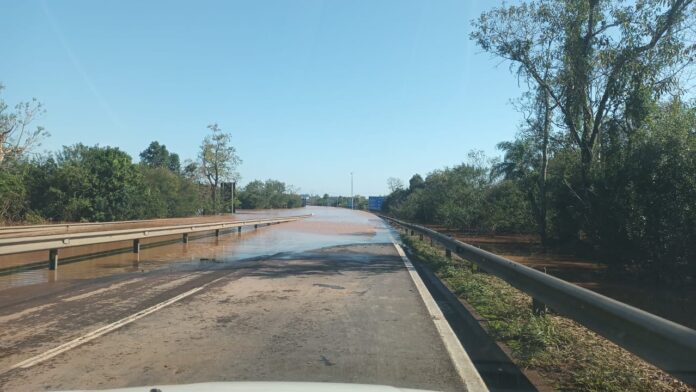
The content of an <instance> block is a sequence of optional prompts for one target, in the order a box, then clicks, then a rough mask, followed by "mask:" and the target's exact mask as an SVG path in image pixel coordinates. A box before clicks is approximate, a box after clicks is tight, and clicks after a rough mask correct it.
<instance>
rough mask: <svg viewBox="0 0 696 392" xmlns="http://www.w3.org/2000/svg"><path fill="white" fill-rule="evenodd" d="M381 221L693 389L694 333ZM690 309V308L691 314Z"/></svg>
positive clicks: (458, 243) (531, 271)
mask: <svg viewBox="0 0 696 392" xmlns="http://www.w3.org/2000/svg"><path fill="white" fill-rule="evenodd" d="M381 217H382V218H383V219H386V220H388V221H391V222H394V223H396V224H398V225H400V226H403V227H406V228H409V229H411V230H413V231H417V232H419V233H422V234H425V235H427V236H429V237H431V238H432V239H433V240H435V241H437V242H439V243H441V244H443V245H444V246H445V247H446V248H447V249H448V250H450V251H452V250H453V251H454V252H455V253H457V254H458V255H460V256H462V257H463V258H464V259H466V260H469V261H471V262H473V263H476V264H477V265H478V266H480V267H481V268H482V269H483V270H485V271H486V272H488V273H490V274H492V275H495V276H497V277H499V278H501V279H503V280H504V281H506V282H507V283H509V284H510V285H512V286H513V287H515V288H517V289H519V290H521V291H523V292H525V293H527V294H529V295H530V296H531V297H532V298H534V299H535V300H538V301H542V302H544V303H545V304H547V305H548V306H549V307H551V308H552V309H553V310H554V311H555V312H558V313H559V314H562V315H564V316H567V317H569V318H572V319H573V320H575V321H577V322H579V323H580V324H582V325H584V326H585V327H587V328H589V329H591V330H592V331H594V332H596V333H598V334H600V335H602V336H604V337H605V338H607V339H609V340H611V341H612V342H614V343H616V344H617V345H619V346H621V347H623V348H625V349H626V350H628V351H631V352H632V353H634V354H636V355H638V356H639V357H641V358H643V359H644V360H646V361H647V362H650V363H652V364H653V365H655V366H657V367H659V368H661V369H662V370H664V371H666V372H668V373H670V374H671V375H673V376H674V377H676V378H678V379H680V380H682V381H684V382H685V383H687V384H689V385H691V386H696V331H695V330H693V329H690V328H687V327H685V326H683V325H680V324H677V323H674V322H672V321H669V320H666V319H663V318H661V317H658V316H656V315H654V314H651V313H648V312H645V311H643V310H640V309H638V308H634V307H633V306H630V305H627V304H624V303H622V302H619V301H616V300H613V299H611V298H608V297H605V296H603V295H601V294H598V293H595V292H594V291H590V290H587V289H584V288H582V287H579V286H576V285H574V284H572V283H568V282H566V281H564V280H562V279H559V278H556V277H553V276H551V275H547V274H545V273H543V272H540V271H537V270H535V269H533V268H529V267H527V266H524V265H522V264H519V263H516V262H514V261H512V260H508V259H506V258H504V257H501V256H498V255H495V254H493V253H490V252H487V251H485V250H482V249H479V248H477V247H474V246H471V245H469V244H466V243H463V242H461V241H458V240H455V239H453V238H450V237H448V236H446V235H444V234H441V233H438V232H436V231H435V230H432V229H429V228H427V227H423V226H420V225H415V224H412V223H408V222H404V221H401V220H398V219H394V218H391V217H387V216H381ZM694 311H696V310H694Z"/></svg>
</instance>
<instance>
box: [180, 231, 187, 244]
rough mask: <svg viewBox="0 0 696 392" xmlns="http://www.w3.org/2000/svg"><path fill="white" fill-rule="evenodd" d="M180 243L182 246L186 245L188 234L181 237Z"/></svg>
mask: <svg viewBox="0 0 696 392" xmlns="http://www.w3.org/2000/svg"><path fill="white" fill-rule="evenodd" d="M181 240H182V242H183V243H184V244H188V233H184V235H183V237H182V238H181Z"/></svg>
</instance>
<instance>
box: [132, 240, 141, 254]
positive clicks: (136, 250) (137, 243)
mask: <svg viewBox="0 0 696 392" xmlns="http://www.w3.org/2000/svg"><path fill="white" fill-rule="evenodd" d="M133 253H140V240H139V239H135V240H133Z"/></svg>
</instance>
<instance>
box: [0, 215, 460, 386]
mask: <svg viewBox="0 0 696 392" xmlns="http://www.w3.org/2000/svg"><path fill="white" fill-rule="evenodd" d="M312 212H315V214H316V215H315V216H314V217H312V218H310V219H307V220H304V221H301V222H293V223H288V224H283V225H277V226H271V227H268V228H264V229H263V230H265V231H263V230H260V231H259V233H258V234H257V235H256V236H255V237H254V241H253V243H252V244H249V243H244V242H242V241H239V239H237V238H235V237H234V236H233V237H230V238H228V239H227V240H225V241H227V242H228V243H227V248H234V243H235V241H239V246H240V247H244V246H248V247H251V248H253V249H254V251H252V250H250V249H247V251H246V252H237V253H234V252H233V253H232V254H234V255H237V257H232V256H229V257H228V256H226V255H229V254H230V253H229V251H228V252H227V253H225V252H222V253H221V251H220V250H219V248H216V249H213V246H212V245H211V246H209V248H210V250H209V252H210V255H209V256H208V257H199V256H201V255H203V254H204V253H205V252H203V251H201V250H200V249H199V253H198V254H197V257H199V259H200V258H204V259H205V258H209V259H212V258H215V261H210V260H203V261H199V262H197V263H192V262H191V260H188V261H186V262H185V263H182V264H181V265H183V266H185V268H166V269H165V268H160V269H155V270H152V271H148V272H140V273H136V272H132V273H120V274H117V275H111V276H105V277H99V278H93V279H74V280H68V281H60V280H58V281H56V282H51V283H44V284H39V285H30V286H23V287H12V288H9V289H6V290H2V291H0V390H38V389H74V388H107V387H125V386H137V385H154V384H172V383H192V382H203V381H242V380H244V381H331V382H349V383H367V384H385V385H394V386H399V387H411V388H424V389H435V390H461V389H463V385H462V383H461V381H460V377H459V375H458V374H457V372H456V370H455V367H454V366H453V364H452V362H451V360H450V356H449V354H448V352H447V350H446V348H445V346H444V344H443V342H442V339H441V338H440V335H439V334H438V331H437V330H436V328H435V325H434V324H433V320H432V317H431V315H430V314H429V313H428V310H427V309H426V307H425V305H424V303H423V300H422V299H421V297H420V295H419V293H418V290H417V289H416V286H415V285H414V283H413V281H412V280H411V277H410V276H409V273H408V271H407V270H406V269H405V268H404V264H403V262H402V260H401V258H400V257H399V255H398V254H397V252H396V249H395V248H394V246H393V244H391V242H390V236H389V234H388V231H387V229H386V228H385V226H384V225H383V223H382V222H381V221H380V220H379V219H376V218H375V217H374V216H373V215H370V214H367V213H364V212H352V211H347V210H338V209H321V208H316V209H314V211H312ZM264 239H265V241H264ZM303 239H304V240H303ZM245 244H246V245H245ZM189 245H191V244H189ZM218 245H219V244H218ZM181 246H185V245H181ZM283 248H285V249H287V251H284V249H283ZM201 252H203V253H201ZM254 252H256V254H255V255H254V254H253V253H254ZM239 255H244V257H243V258H242V259H239V257H238V256H239ZM86 263H89V262H86ZM172 263H174V264H176V261H175V260H173V261H172ZM196 290H197V291H196ZM182 294H183V295H186V296H185V298H183V299H181V300H179V301H178V302H175V303H173V304H171V305H169V306H166V307H163V308H161V309H156V310H154V311H152V312H151V313H149V314H147V315H145V316H143V317H140V318H137V319H135V321H133V322H131V323H129V324H127V325H126V326H124V327H121V328H119V329H116V330H113V331H111V332H109V333H106V334H104V335H101V336H98V337H96V338H95V339H93V340H91V341H90V342H88V343H86V344H82V345H79V346H77V347H74V348H70V349H67V350H65V351H64V352H61V353H59V354H58V355H56V356H53V357H50V358H49V357H41V355H42V354H45V353H46V352H50V351H49V350H51V349H55V348H56V347H59V346H61V345H63V344H66V343H68V342H70V341H72V340H73V339H76V338H79V337H82V336H85V335H87V334H89V333H91V332H93V331H95V330H98V329H99V328H102V327H105V326H108V325H110V324H111V323H114V322H115V321H118V320H122V319H124V318H128V317H133V315H137V313H138V312H141V311H143V310H145V309H149V308H151V307H153V306H156V305H157V304H161V303H162V302H163V301H167V300H170V299H172V298H176V297H177V296H179V295H182ZM151 310H152V309H151ZM33 359H35V360H33ZM23 362H24V364H28V365H32V366H30V367H28V368H13V366H16V365H17V364H21V363H23Z"/></svg>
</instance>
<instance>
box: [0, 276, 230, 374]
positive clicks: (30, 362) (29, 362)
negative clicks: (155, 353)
mask: <svg viewBox="0 0 696 392" xmlns="http://www.w3.org/2000/svg"><path fill="white" fill-rule="evenodd" d="M225 277H226V276H221V277H219V278H217V279H215V280H212V281H210V282H208V283H206V284H204V285H202V286H199V287H196V288H194V289H191V290H189V291H187V292H185V293H182V294H179V295H177V296H176V297H172V298H169V299H168V300H166V301H163V302H160V303H158V304H157V305H154V306H151V307H149V308H147V309H144V310H141V311H139V312H137V313H134V314H132V315H130V316H128V317H124V318H122V319H120V320H118V321H116V322H113V323H111V324H109V325H105V326H103V327H101V328H99V329H96V330H94V331H92V332H89V333H87V334H85V335H82V336H80V337H78V338H76V339H73V340H71V341H69V342H67V343H65V344H61V345H60V346H58V347H55V348H52V349H50V350H48V351H46V352H44V353H42V354H39V355H36V356H34V357H31V358H29V359H26V360H24V361H22V362H19V363H17V364H15V365H13V366H12V367H10V368H9V369H8V371H9V370H12V369H17V368H22V369H26V368H29V367H32V366H34V365H37V364H39V363H41V362H44V361H46V360H48V359H51V358H53V357H55V356H56V355H59V354H61V353H64V352H66V351H68V350H70V349H73V348H75V347H77V346H80V345H82V344H85V343H87V342H89V341H91V340H94V339H96V338H98V337H100V336H102V335H105V334H107V333H109V332H112V331H114V330H117V329H119V328H121V327H123V326H124V325H127V324H130V323H132V322H133V321H135V320H138V319H140V318H143V317H145V316H147V315H149V314H151V313H154V312H156V311H158V310H160V309H162V308H164V307H166V306H169V305H171V304H173V303H175V302H177V301H181V300H182V299H184V298H186V297H188V296H191V295H193V294H195V293H197V292H199V291H201V290H203V289H204V288H206V287H207V286H210V285H211V284H213V283H215V282H217V281H219V280H221V279H223V278H225Z"/></svg>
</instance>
